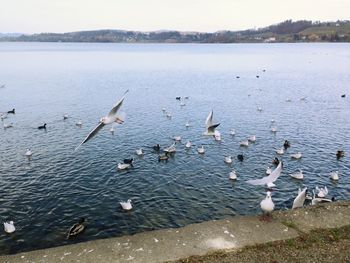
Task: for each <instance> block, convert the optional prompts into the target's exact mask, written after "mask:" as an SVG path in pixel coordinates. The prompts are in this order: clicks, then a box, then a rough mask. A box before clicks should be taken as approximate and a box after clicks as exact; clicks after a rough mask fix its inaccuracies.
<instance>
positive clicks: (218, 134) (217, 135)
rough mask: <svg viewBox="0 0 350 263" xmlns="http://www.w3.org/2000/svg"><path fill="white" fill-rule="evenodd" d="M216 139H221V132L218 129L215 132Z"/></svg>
mask: <svg viewBox="0 0 350 263" xmlns="http://www.w3.org/2000/svg"><path fill="white" fill-rule="evenodd" d="M214 139H215V141H221V133H220V132H219V131H218V130H216V131H215V132H214Z"/></svg>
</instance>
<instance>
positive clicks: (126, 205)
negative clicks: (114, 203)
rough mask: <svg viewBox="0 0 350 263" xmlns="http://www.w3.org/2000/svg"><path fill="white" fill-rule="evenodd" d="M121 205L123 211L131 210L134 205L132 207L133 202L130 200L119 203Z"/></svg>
mask: <svg viewBox="0 0 350 263" xmlns="http://www.w3.org/2000/svg"><path fill="white" fill-rule="evenodd" d="M119 204H120V205H121V206H122V208H123V210H131V209H132V205H131V200H130V199H129V200H128V201H126V202H119Z"/></svg>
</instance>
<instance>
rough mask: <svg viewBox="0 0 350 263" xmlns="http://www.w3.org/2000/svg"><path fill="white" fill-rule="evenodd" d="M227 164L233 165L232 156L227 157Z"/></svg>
mask: <svg viewBox="0 0 350 263" xmlns="http://www.w3.org/2000/svg"><path fill="white" fill-rule="evenodd" d="M225 163H228V164H231V163H232V156H226V157H225Z"/></svg>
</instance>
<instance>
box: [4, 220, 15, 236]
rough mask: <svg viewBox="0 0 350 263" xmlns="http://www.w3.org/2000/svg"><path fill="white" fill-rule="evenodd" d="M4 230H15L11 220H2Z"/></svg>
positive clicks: (7, 231) (11, 231) (9, 232)
mask: <svg viewBox="0 0 350 263" xmlns="http://www.w3.org/2000/svg"><path fill="white" fill-rule="evenodd" d="M4 230H5V232H6V233H8V234H11V233H13V232H15V231H16V228H15V226H14V223H13V221H10V222H4Z"/></svg>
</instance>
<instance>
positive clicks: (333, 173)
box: [329, 171, 339, 181]
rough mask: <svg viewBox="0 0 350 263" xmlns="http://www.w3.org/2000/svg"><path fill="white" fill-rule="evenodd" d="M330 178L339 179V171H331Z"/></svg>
mask: <svg viewBox="0 0 350 263" xmlns="http://www.w3.org/2000/svg"><path fill="white" fill-rule="evenodd" d="M329 176H330V178H331V179H332V180H334V181H338V180H339V173H338V171H335V172H331V173H330V174H329Z"/></svg>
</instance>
